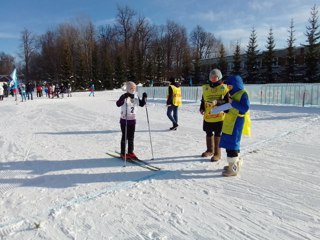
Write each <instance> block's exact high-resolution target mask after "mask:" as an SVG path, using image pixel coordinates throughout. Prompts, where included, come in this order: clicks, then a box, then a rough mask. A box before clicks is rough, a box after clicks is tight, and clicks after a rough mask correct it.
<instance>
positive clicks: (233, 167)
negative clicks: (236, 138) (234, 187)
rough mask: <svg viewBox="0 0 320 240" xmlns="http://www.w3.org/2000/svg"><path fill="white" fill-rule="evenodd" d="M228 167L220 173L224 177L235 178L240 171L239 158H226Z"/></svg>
mask: <svg viewBox="0 0 320 240" xmlns="http://www.w3.org/2000/svg"><path fill="white" fill-rule="evenodd" d="M227 160H228V163H229V166H228V168H227V169H226V170H225V171H223V172H222V175H223V176H225V177H233V176H237V175H238V173H239V170H240V163H239V157H227Z"/></svg>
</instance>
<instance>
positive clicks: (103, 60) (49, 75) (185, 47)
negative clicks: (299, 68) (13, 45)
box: [0, 5, 320, 89]
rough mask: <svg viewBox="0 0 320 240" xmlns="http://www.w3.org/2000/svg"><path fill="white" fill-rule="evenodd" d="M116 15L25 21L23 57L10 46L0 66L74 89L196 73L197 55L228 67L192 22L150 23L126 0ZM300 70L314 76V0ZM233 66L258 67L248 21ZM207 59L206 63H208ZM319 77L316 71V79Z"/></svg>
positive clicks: (290, 65)
mask: <svg viewBox="0 0 320 240" xmlns="http://www.w3.org/2000/svg"><path fill="white" fill-rule="evenodd" d="M115 19H116V20H115V22H114V23H112V24H106V25H104V26H98V27H95V26H94V25H93V23H92V22H91V21H90V20H89V19H83V18H82V19H80V18H79V19H76V20H75V21H74V22H72V23H71V22H66V23H61V24H59V25H58V26H57V27H56V28H55V29H53V30H48V31H46V32H45V33H44V34H42V35H40V36H36V35H35V34H33V33H32V31H30V30H29V29H24V30H23V31H22V32H21V49H20V50H21V51H20V52H21V55H20V57H21V59H22V61H21V62H20V63H19V64H16V63H15V62H14V58H13V57H12V56H10V55H8V54H5V53H0V74H5V73H8V72H10V69H11V70H12V67H13V65H16V66H17V65H18V69H19V72H20V73H21V74H20V75H21V76H22V78H23V79H24V81H29V80H32V81H47V82H58V83H59V82H66V83H71V84H72V86H73V87H74V88H75V89H85V88H88V86H89V85H90V84H91V83H93V84H95V86H96V88H97V89H112V88H118V87H120V86H121V85H122V84H123V82H125V81H127V80H130V81H134V82H141V83H146V82H148V81H154V82H158V83H159V82H163V81H165V80H167V79H168V78H169V77H171V76H173V77H176V78H180V79H185V80H186V79H188V78H192V79H193V83H194V84H197V83H199V82H200V81H201V75H202V74H203V72H204V71H205V74H207V73H206V72H208V71H209V70H210V69H209V70H208V69H204V68H203V67H202V66H201V60H202V59H208V58H213V57H217V58H219V62H218V65H217V66H216V67H219V68H220V69H221V70H222V72H223V73H227V61H226V49H225V46H224V45H223V44H222V42H221V40H220V39H217V38H216V37H215V35H214V34H213V33H210V32H207V31H205V29H204V28H202V27H201V26H199V25H198V26H196V27H195V28H194V29H193V30H192V31H191V33H190V34H189V35H188V34H187V30H186V28H185V27H184V26H182V25H180V24H178V23H176V22H174V21H171V20H168V21H167V22H166V24H165V25H161V26H158V25H155V24H151V23H150V21H148V20H147V18H145V17H143V16H140V15H138V14H137V13H136V12H135V11H134V10H133V9H131V8H130V7H128V6H118V8H117V14H116V18H115ZM305 36H306V38H307V40H306V43H307V44H306V45H305V46H306V49H307V52H306V55H305V64H306V77H307V79H309V81H316V80H315V79H316V78H315V76H316V74H317V73H318V63H319V45H320V43H319V39H320V31H319V22H318V10H317V7H316V5H314V6H313V7H312V8H311V14H310V17H309V19H308V26H307V27H306V32H305ZM294 42H295V30H294V23H293V20H291V24H290V27H289V30H288V40H287V44H288V47H287V59H286V73H287V76H290V75H291V74H293V73H294V71H295V63H294V49H295V48H296V47H295V45H294ZM274 51H275V39H274V36H273V32H272V28H270V29H269V34H268V38H267V44H266V51H265V52H264V57H263V59H264V60H263V64H264V66H265V68H266V69H267V71H266V72H267V73H268V74H269V76H268V81H269V82H272V81H273V79H272V78H273V75H272V71H273V68H272V65H273V62H274V56H275V53H274ZM232 53H233V69H232V72H233V73H239V74H246V76H247V78H248V79H250V78H255V76H256V75H257V71H259V69H257V66H256V62H257V56H258V54H259V50H258V45H257V34H256V31H255V29H254V27H253V28H252V31H251V35H250V37H249V42H248V45H247V49H246V50H245V52H244V54H245V56H246V64H245V68H244V69H242V66H241V64H240V63H241V55H242V50H241V47H240V44H239V42H238V43H237V44H236V46H235V47H234V50H233V52H232ZM212 67H213V66H210V68H212ZM318 81H319V79H318Z"/></svg>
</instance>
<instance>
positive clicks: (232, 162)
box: [220, 75, 251, 177]
mask: <svg viewBox="0 0 320 240" xmlns="http://www.w3.org/2000/svg"><path fill="white" fill-rule="evenodd" d="M225 83H226V84H227V85H228V88H229V89H230V92H229V93H230V99H229V103H227V104H225V105H229V107H228V108H229V110H226V111H227V113H226V115H225V118H224V121H223V127H222V135H221V141H220V147H221V148H225V149H226V152H227V161H228V166H225V167H224V169H223V170H224V171H223V173H222V174H223V176H225V177H230V176H236V175H237V174H238V173H239V170H240V167H241V165H242V158H240V155H239V153H240V141H241V136H242V134H244V135H247V136H250V124H251V123H250V122H251V121H250V113H249V108H250V101H249V97H248V93H247V92H246V91H245V90H244V86H243V81H242V78H241V77H240V76H239V75H235V76H231V77H229V78H228V79H227V80H226V81H225ZM222 107H223V106H222Z"/></svg>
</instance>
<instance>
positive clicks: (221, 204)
mask: <svg viewBox="0 0 320 240" xmlns="http://www.w3.org/2000/svg"><path fill="white" fill-rule="evenodd" d="M121 93H122V92H121V91H105V92H96V96H95V97H90V98H89V97H88V93H74V95H73V97H72V98H64V99H46V98H42V99H37V98H36V99H35V100H33V101H28V102H24V103H21V102H19V103H18V104H15V102H14V100H13V98H12V97H9V98H6V99H5V100H4V101H3V102H1V101H0V193H1V198H0V239H14V240H21V239H28V240H29V239H30V240H31V239H32V240H34V239H45V240H47V239H50V240H63V239H76V240H82V239H92V240H101V239H115V240H118V239H128V240H129V239H158V240H160V239H162V240H169V239H174V240H180V239H181V240H185V239H191V240H194V239H236V240H238V239H266V240H267V239H268V240H269V239H281V240H283V239H290V240H291V239H320V174H319V169H320V158H319V156H320V109H319V108H300V107H285V106H257V105H253V106H251V117H252V133H253V134H252V137H251V138H247V137H243V140H242V151H241V152H242V156H243V157H244V165H243V168H242V170H241V173H240V175H239V176H237V177H231V178H225V177H222V176H221V172H222V168H223V166H224V165H225V164H226V155H225V152H224V150H223V160H221V161H219V162H218V163H211V162H209V159H205V158H201V157H200V154H201V153H202V152H203V151H204V150H205V133H204V132H203V131H202V116H201V115H200V114H199V113H198V108H199V103H197V104H196V103H189V104H184V105H183V106H182V107H181V108H180V110H179V124H180V127H179V129H178V131H174V132H172V131H168V128H169V127H171V124H170V122H169V120H168V119H167V117H166V108H165V105H164V103H163V102H151V101H150V102H149V103H148V113H149V120H150V127H151V137H152V144H153V150H154V158H155V159H154V160H151V161H150V162H151V163H152V164H153V165H156V166H158V167H161V168H162V170H161V171H158V172H154V171H149V170H147V169H144V168H141V167H139V166H135V165H132V164H130V163H127V166H126V167H123V164H124V162H123V161H122V160H119V159H115V158H112V157H109V156H108V155H106V154H105V153H106V151H115V150H119V148H120V137H121V132H120V127H119V116H120V108H117V107H116V104H115V100H116V99H117V98H118V97H119V96H120V94H121ZM137 118H138V121H137V126H136V135H135V152H136V154H137V155H138V156H139V157H140V158H142V159H145V160H148V159H151V158H152V154H151V148H150V141H149V131H148V124H147V117H146V109H145V108H139V111H138V116H137Z"/></svg>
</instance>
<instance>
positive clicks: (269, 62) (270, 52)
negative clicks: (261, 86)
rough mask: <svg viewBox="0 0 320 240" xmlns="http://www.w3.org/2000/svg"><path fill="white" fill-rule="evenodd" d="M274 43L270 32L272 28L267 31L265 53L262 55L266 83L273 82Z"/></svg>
mask: <svg viewBox="0 0 320 240" xmlns="http://www.w3.org/2000/svg"><path fill="white" fill-rule="evenodd" d="M275 46H276V45H275V43H274V37H273V32H272V28H270V29H269V35H268V38H267V45H266V48H267V51H266V52H265V54H264V58H263V60H264V65H265V67H266V70H267V72H266V74H265V76H266V77H267V82H269V83H270V82H271V83H273V82H274V77H273V68H272V66H273V62H274V58H275V52H274V48H275Z"/></svg>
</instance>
